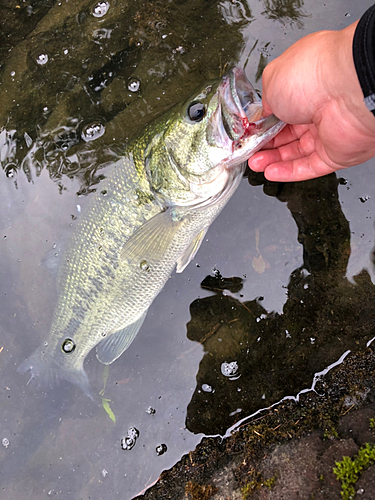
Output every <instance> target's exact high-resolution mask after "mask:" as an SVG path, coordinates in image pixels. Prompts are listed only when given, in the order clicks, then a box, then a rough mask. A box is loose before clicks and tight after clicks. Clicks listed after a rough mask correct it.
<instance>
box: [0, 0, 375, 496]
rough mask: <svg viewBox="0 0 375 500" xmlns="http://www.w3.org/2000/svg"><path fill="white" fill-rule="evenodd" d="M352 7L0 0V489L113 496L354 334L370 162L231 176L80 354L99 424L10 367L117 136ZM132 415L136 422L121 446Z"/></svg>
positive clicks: (365, 320) (316, 365) (40, 323)
mask: <svg viewBox="0 0 375 500" xmlns="http://www.w3.org/2000/svg"><path fill="white" fill-rule="evenodd" d="M371 3H372V2H370V1H368V2H367V1H361V2H357V3H356V4H355V5H353V4H352V2H348V1H336V0H326V1H325V2H324V3H323V2H319V3H316V2H313V1H312V0H311V1H306V2H302V1H290V0H289V1H274V2H272V1H267V0H264V1H262V2H260V1H253V0H252V1H249V2H245V1H239V0H236V1H225V2H217V1H215V2H210V3H208V2H204V1H198V0H191V1H188V2H180V1H176V2H173V3H170V2H167V1H160V2H144V3H141V4H139V3H138V2H123V1H119V0H118V1H114V0H112V1H110V2H109V4H108V5H106V3H105V2H99V3H98V2H88V1H84V2H82V1H78V0H77V1H72V0H69V1H67V2H55V1H52V0H51V1H49V2H38V1H35V0H34V1H28V2H24V3H22V4H21V8H19V7H20V6H19V4H18V3H17V2H15V1H14V2H13V1H10V2H8V6H7V9H5V11H4V12H5V14H4V20H3V21H2V25H1V31H0V42H1V43H0V83H1V85H0V103H1V110H2V113H1V116H0V163H1V167H2V171H1V172H0V215H1V217H0V252H1V262H0V331H1V336H0V338H1V345H0V349H1V352H0V372H1V380H2V392H1V398H2V401H1V410H0V412H1V418H0V439H1V440H3V446H2V447H1V449H0V460H1V470H2V475H1V481H0V487H1V498H4V499H14V498H18V499H20V500H23V499H34V498H45V497H49V496H52V497H53V496H58V497H59V498H61V499H65V498H83V499H88V498H91V499H95V500H96V499H101V498H116V497H119V498H122V499H125V498H129V499H130V498H132V497H133V496H135V495H137V494H139V493H140V492H142V491H143V490H144V489H145V488H147V487H148V486H149V485H151V484H152V483H153V482H154V481H155V480H157V478H158V477H159V475H160V473H161V471H162V470H164V469H166V468H169V467H171V466H172V465H173V464H174V463H175V462H176V461H178V460H179V459H180V458H181V456H182V455H183V454H184V453H187V452H189V451H190V450H192V449H194V447H195V446H196V444H197V443H198V442H199V441H200V440H201V439H202V437H203V436H204V435H216V434H221V435H224V434H225V433H226V432H227V430H228V429H229V428H230V427H231V426H233V425H235V424H236V422H241V421H243V419H245V418H246V417H247V416H249V415H251V414H253V413H255V412H256V411H257V410H259V409H260V408H264V407H267V406H269V405H271V404H274V403H276V402H277V401H279V400H280V399H282V398H283V397H285V396H289V395H292V396H294V395H296V394H298V392H299V391H301V390H304V389H306V388H309V387H311V385H312V383H313V378H314V374H315V373H317V372H320V371H322V370H324V369H325V368H326V367H327V366H329V365H331V364H332V363H334V362H335V361H337V360H338V359H339V358H340V357H341V356H342V355H343V353H345V352H346V351H347V350H355V349H358V348H363V347H364V346H365V345H366V343H367V342H368V341H370V340H371V338H372V336H373V334H372V329H371V325H372V324H373V319H374V318H373V314H374V313H373V312H372V310H373V308H372V304H373V303H374V300H373V299H374V285H373V277H374V266H373V248H374V226H373V219H372V217H373V213H374V208H375V207H374V199H375V198H374V194H373V192H372V191H373V190H372V188H371V186H373V185H374V182H373V181H374V180H375V179H373V177H374V176H375V174H374V166H375V165H374V161H370V162H368V163H367V164H365V165H363V166H361V167H358V168H354V169H349V170H346V171H341V172H340V173H338V175H337V176H335V175H332V176H329V177H327V178H324V179H319V180H316V181H312V182H306V183H300V184H291V185H281V184H276V183H265V182H264V179H263V177H262V176H261V175H254V174H251V173H249V174H248V176H247V177H246V178H244V179H243V181H242V183H241V185H240V187H239V189H238V191H237V192H236V194H235V195H234V197H233V198H232V199H231V200H230V202H229V204H228V205H227V207H226V208H225V210H224V211H223V212H222V214H220V216H219V217H218V219H217V220H216V221H215V222H214V223H213V225H212V227H211V228H210V230H209V232H208V234H207V236H206V239H205V242H204V244H203V245H202V247H201V249H200V251H199V253H198V254H197V256H196V258H195V259H194V261H193V262H192V263H191V264H190V265H189V266H188V268H187V269H186V270H185V271H184V273H182V274H181V275H177V274H173V276H172V277H171V279H170V280H169V281H168V282H167V284H166V286H165V287H164V289H163V290H162V292H161V293H160V295H159V296H158V297H157V298H156V299H155V301H154V303H153V304H152V306H151V308H150V311H149V314H148V316H147V318H146V321H145V323H144V325H143V327H142V329H141V331H140V333H139V334H138V336H137V338H136V339H135V341H134V342H133V344H132V345H131V347H130V348H129V349H128V350H127V351H126V352H125V353H124V355H123V356H121V357H120V358H119V359H118V360H117V361H116V362H115V363H113V364H112V365H110V367H109V370H108V372H107V371H106V369H105V368H104V367H103V365H101V364H100V363H99V362H98V361H97V360H96V357H95V354H94V353H90V355H89V356H88V358H87V362H86V364H85V369H86V371H87V373H88V376H89V378H90V381H91V383H92V385H93V388H94V390H95V391H96V392H97V393H99V391H101V390H104V397H105V398H107V399H108V400H109V407H110V409H111V411H112V412H113V415H114V417H115V419H116V422H115V423H114V422H113V421H112V419H111V418H110V415H109V414H108V412H106V411H105V409H104V408H103V407H100V406H97V405H96V404H94V403H93V402H92V401H91V400H90V399H89V398H87V397H86V396H84V395H83V394H82V392H81V391H80V389H79V388H78V387H76V386H73V385H70V384H68V383H66V384H62V385H61V386H58V387H54V388H50V389H48V390H41V389H40V388H38V386H37V384H36V383H35V381H33V380H31V381H30V383H28V376H27V375H21V374H19V373H17V371H16V370H17V367H18V366H19V364H20V363H21V362H22V361H23V360H24V359H25V358H26V357H28V355H30V353H31V352H32V351H33V350H34V349H35V348H36V347H37V346H38V345H39V344H40V343H41V342H42V341H43V340H44V339H45V338H46V336H47V334H48V331H49V326H50V321H51V317H52V313H53V309H54V306H55V302H56V298H57V294H56V290H55V279H54V277H53V276H52V275H51V274H50V273H49V271H48V270H47V269H46V267H45V266H44V265H43V264H42V262H43V260H44V257H45V255H46V254H48V253H50V252H51V250H52V251H55V250H56V253H58V252H59V245H60V243H61V242H63V241H64V240H65V239H66V238H68V237H69V234H70V232H71V230H72V224H74V221H75V219H76V218H77V217H79V214H80V211H81V210H82V209H83V208H84V206H85V204H86V203H87V200H88V198H89V196H90V192H91V191H92V190H93V189H95V188H96V187H97V184H98V183H99V185H100V180H101V178H102V177H101V176H102V174H103V173H105V170H106V167H107V166H108V165H109V164H110V163H111V161H113V158H116V157H117V156H118V155H119V154H121V151H122V150H123V148H124V147H126V144H127V141H129V140H130V139H131V138H132V137H134V136H135V135H136V134H137V132H138V131H139V130H141V129H142V127H143V126H144V125H145V123H147V122H148V121H150V120H151V119H152V118H153V117H154V116H156V115H157V114H159V113H160V112H162V111H163V110H165V109H167V108H168V107H169V106H171V105H172V104H174V103H176V102H178V101H179V100H180V99H183V100H185V99H186V96H187V95H189V93H190V92H192V91H193V90H194V89H195V88H196V87H198V86H199V85H201V83H202V82H204V81H206V80H208V79H211V78H214V77H218V76H220V75H222V74H223V73H224V72H225V70H226V69H228V68H229V67H230V66H232V65H233V64H238V65H240V66H242V67H245V69H246V73H247V76H248V77H249V79H250V80H251V81H252V82H253V83H254V84H255V86H256V87H257V88H259V89H261V81H260V75H261V71H262V69H263V68H264V66H265V64H266V63H267V61H269V60H271V59H272V58H273V57H276V56H277V55H279V54H280V53H281V52H282V51H283V50H285V49H286V48H287V47H288V46H289V45H290V44H292V43H293V42H294V41H296V40H297V39H299V38H300V37H301V36H303V35H306V34H308V33H310V32H312V31H315V30H318V29H340V28H342V27H344V26H347V25H348V24H350V23H351V22H352V21H354V20H355V19H356V18H358V17H359V16H360V15H361V13H362V12H364V10H365V9H366V8H367V7H368V6H370V5H371ZM103 12H104V14H102V13H103ZM94 14H95V15H94ZM98 14H100V15H99V17H98ZM101 14H102V15H101ZM103 132H104V133H103ZM56 258H57V257H56ZM208 277H210V278H208ZM150 407H151V408H152V409H153V410H155V412H153V411H150V410H149V408H150ZM113 415H112V417H113ZM133 427H135V428H136V429H138V431H139V437H138V439H137V442H136V444H135V446H134V447H133V448H132V449H131V450H127V451H124V450H122V448H121V439H122V438H123V437H125V436H126V435H127V433H128V430H129V429H130V428H133ZM8 442H9V443H8ZM161 444H164V445H166V448H167V450H166V451H165V453H163V454H161V455H158V454H157V452H156V448H157V447H158V446H159V445H161Z"/></svg>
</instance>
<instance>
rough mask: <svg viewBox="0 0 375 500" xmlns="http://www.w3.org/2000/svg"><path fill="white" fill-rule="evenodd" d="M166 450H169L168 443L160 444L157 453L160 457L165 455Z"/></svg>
mask: <svg viewBox="0 0 375 500" xmlns="http://www.w3.org/2000/svg"><path fill="white" fill-rule="evenodd" d="M166 451H167V445H166V444H159V445H158V446H157V447H156V454H157V455H158V457H160V455H164V453H165V452H166Z"/></svg>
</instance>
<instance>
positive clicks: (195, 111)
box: [187, 101, 206, 122]
mask: <svg viewBox="0 0 375 500" xmlns="http://www.w3.org/2000/svg"><path fill="white" fill-rule="evenodd" d="M187 114H188V117H189V118H190V120H192V121H193V122H200V121H201V120H202V119H203V118H204V116H205V114H206V107H205V105H204V104H202V103H201V102H198V101H193V102H192V103H190V104H189V107H188V109H187Z"/></svg>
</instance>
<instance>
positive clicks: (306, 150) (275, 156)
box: [248, 129, 315, 172]
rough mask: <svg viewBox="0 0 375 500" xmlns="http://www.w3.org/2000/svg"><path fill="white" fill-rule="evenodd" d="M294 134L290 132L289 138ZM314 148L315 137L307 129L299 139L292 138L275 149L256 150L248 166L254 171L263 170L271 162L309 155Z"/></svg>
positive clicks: (296, 158)
mask: <svg viewBox="0 0 375 500" xmlns="http://www.w3.org/2000/svg"><path fill="white" fill-rule="evenodd" d="M293 135H294V134H293V133H290V134H289V138H292V136H293ZM314 150H315V139H314V137H313V135H312V134H311V132H310V130H309V129H308V130H307V132H306V133H305V134H303V135H302V137H301V139H300V140H294V141H293V142H290V143H288V144H286V145H285V146H279V147H278V148H275V149H267V150H262V151H258V152H257V153H256V154H255V155H254V156H252V157H251V158H250V159H249V161H248V164H249V168H251V169H252V170H254V172H264V170H265V168H267V167H268V165H270V164H272V163H281V162H287V161H292V160H298V159H299V158H303V157H305V156H309V155H311V154H312V153H313V152H314Z"/></svg>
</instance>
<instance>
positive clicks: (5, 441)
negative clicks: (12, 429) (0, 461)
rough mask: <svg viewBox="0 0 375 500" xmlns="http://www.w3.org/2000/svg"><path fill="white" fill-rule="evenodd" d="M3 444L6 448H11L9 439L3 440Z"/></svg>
mask: <svg viewBox="0 0 375 500" xmlns="http://www.w3.org/2000/svg"><path fill="white" fill-rule="evenodd" d="M1 444H2V445H3V446H4V448H8V446H9V439H8V438H3V439H2V441H1Z"/></svg>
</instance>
